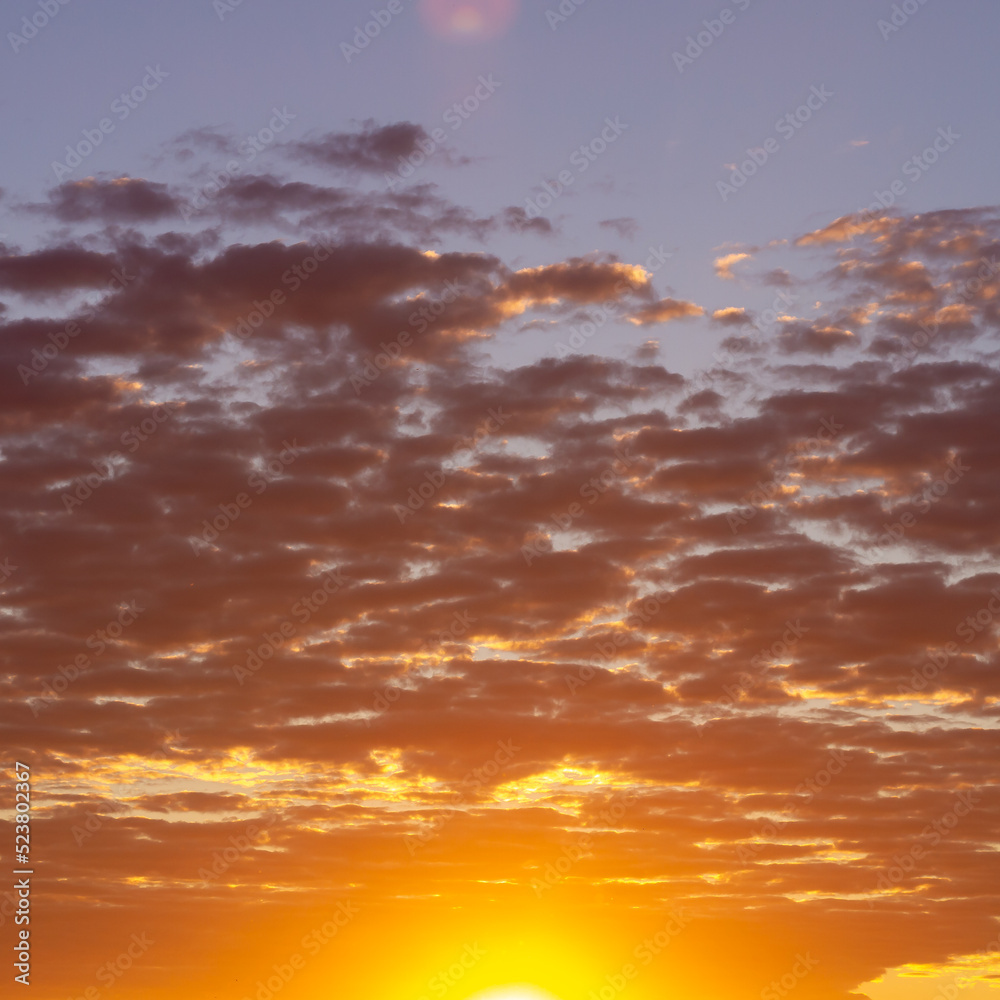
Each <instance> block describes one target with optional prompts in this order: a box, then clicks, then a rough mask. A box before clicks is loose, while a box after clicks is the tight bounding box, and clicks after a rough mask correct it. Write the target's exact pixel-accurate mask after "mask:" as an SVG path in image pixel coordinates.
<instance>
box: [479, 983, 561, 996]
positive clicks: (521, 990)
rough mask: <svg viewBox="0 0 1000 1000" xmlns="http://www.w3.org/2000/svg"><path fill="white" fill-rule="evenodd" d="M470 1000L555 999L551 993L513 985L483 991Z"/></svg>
mask: <svg viewBox="0 0 1000 1000" xmlns="http://www.w3.org/2000/svg"><path fill="white" fill-rule="evenodd" d="M470 1000H555V998H554V997H553V995H552V994H551V993H549V992H547V991H546V990H540V989H539V988H538V987H537V986H528V985H526V984H524V983H514V984H512V985H509V986H496V987H494V988H493V989H489V990H483V991H482V993H477V994H476V995H475V996H473V997H471V998H470Z"/></svg>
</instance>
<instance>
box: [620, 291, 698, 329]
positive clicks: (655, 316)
mask: <svg viewBox="0 0 1000 1000" xmlns="http://www.w3.org/2000/svg"><path fill="white" fill-rule="evenodd" d="M704 314H705V310H704V309H702V307H701V306H698V305H695V304H694V303H693V302H684V301H681V300H679V299H671V298H666V299H660V300H659V301H658V302H654V303H652V304H651V305H648V306H644V307H643V308H642V309H640V310H639V311H638V312H636V313H634V314H633V315H631V316H629V317H628V321H629V322H630V323H634V324H635V325H636V326H652V325H654V324H656V323H669V322H670V321H671V320H675V319H686V318H689V317H691V316H703V315H704Z"/></svg>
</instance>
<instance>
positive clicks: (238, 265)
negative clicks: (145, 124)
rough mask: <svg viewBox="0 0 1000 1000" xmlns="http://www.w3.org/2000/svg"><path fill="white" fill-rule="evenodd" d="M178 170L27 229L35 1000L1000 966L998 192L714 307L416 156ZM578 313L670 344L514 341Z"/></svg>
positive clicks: (7, 481)
mask: <svg viewBox="0 0 1000 1000" xmlns="http://www.w3.org/2000/svg"><path fill="white" fill-rule="evenodd" d="M396 138H397V139H398V138H399V137H398V136H397V137H396ZM377 139H378V134H377V133H376V134H374V135H373V134H371V133H370V132H368V133H366V132H364V130H362V131H361V132H360V133H359V134H356V135H354V136H353V137H352V142H353V143H354V144H353V145H351V144H350V143H345V142H344V140H343V137H339V139H338V137H336V136H334V137H331V138H329V139H327V140H317V143H318V144H319V145H320V146H322V144H323V142H324V141H326V142H328V143H329V144H330V145H331V147H332V146H334V145H336V142H339V143H340V145H336V148H338V149H341V150H343V149H344V148H348V149H352V150H354V153H352V154H351V155H355V154H356V155H357V156H358V157H359V162H360V159H361V158H362V157H363V156H370V157H372V158H374V162H375V163H376V164H377V163H378V162H379V160H378V157H379V156H381V155H384V154H383V153H381V152H379V150H380V149H381V147H379V145H378V143H377V141H376V140H377ZM410 139H412V140H414V141H415V139H414V136H413V135H411V136H410ZM335 140H336V141H335ZM403 140H406V136H403ZM394 141H395V140H394ZM406 141H409V140H406ZM366 144H367V145H366ZM369 146H370V148H369ZM314 152H315V151H314ZM345 155H346V154H345ZM182 197H183V193H182V192H178V191H176V190H175V189H173V188H170V187H168V186H166V185H160V184H158V183H157V182H155V181H149V180H134V179H132V180H129V179H122V180H118V181H116V182H114V183H112V182H104V181H100V180H92V181H88V182H85V183H78V182H67V183H66V184H64V185H62V186H61V187H60V188H59V189H58V190H57V191H56V192H55V193H53V195H52V197H51V198H50V200H49V202H47V203H46V205H47V207H45V206H43V207H36V209H35V210H36V211H37V212H44V213H47V214H46V216H45V217H46V219H47V221H50V222H52V223H53V226H54V228H53V230H52V234H51V236H50V237H49V238H48V242H47V243H46V245H45V246H43V247H41V248H39V249H37V250H36V251H31V252H29V251H19V250H16V249H9V251H8V252H7V253H6V254H5V255H4V256H3V257H0V290H2V291H3V292H4V297H5V299H9V300H10V301H11V302H12V303H16V308H12V309H10V310H8V311H6V312H4V313H3V314H2V315H0V324H2V326H3V332H4V338H3V351H4V361H5V363H4V365H3V366H0V380H2V386H0V390H2V391H0V423H2V427H3V432H4V443H3V465H2V469H0V475H2V489H3V491H4V499H5V503H4V504H3V509H2V512H0V529H2V536H3V539H2V541H3V546H4V547H3V548H2V549H0V558H6V559H7V560H8V563H7V564H5V565H8V566H9V567H10V569H9V572H7V578H6V579H5V580H4V582H3V617H2V618H0V629H2V632H3V639H4V642H3V649H4V653H3V656H4V658H5V664H6V668H5V671H4V677H3V679H2V685H3V693H4V699H3V702H2V705H0V713H2V722H3V724H4V727H5V732H6V734H7V741H8V744H9V745H10V747H11V748H12V752H13V753H14V754H15V755H19V757H18V759H20V760H23V761H26V762H28V763H30V766H31V780H32V787H33V793H32V794H33V830H32V838H33V839H32V847H31V851H32V858H33V859H35V862H36V868H35V873H34V875H33V895H32V905H33V911H32V923H31V933H32V938H31V941H32V954H33V966H34V970H35V971H34V981H33V983H32V989H33V993H32V996H33V997H34V998H35V1000H64V998H67V997H74V998H78V997H84V998H86V1000H98V998H106V997H110V998H115V997H121V998H129V1000H133V998H134V1000H147V998H148V1000H159V998H166V997H174V996H180V995H183V996H184V997H186V998H189V1000H214V998H223V997H225V998H230V997H231V998H234V1000H236V998H241V997H246V998H256V1000H270V997H271V996H272V995H274V996H279V995H280V997H281V998H282V1000H314V998H318V997H326V996H332V995H333V996H338V997H357V998H371V1000H423V998H426V1000H432V998H447V1000H465V998H470V1000H471V998H472V997H473V996H475V995H476V994H477V993H478V992H479V991H483V990H487V989H491V988H493V987H497V986H502V985H504V984H509V983H525V984H531V985H533V986H535V987H537V988H539V989H542V990H546V991H548V993H550V994H552V995H553V996H554V997H556V998H557V1000H591V998H593V997H597V998H598V1000H613V997H616V996H618V995H619V994H621V995H622V996H623V997H624V998H625V1000H658V998H663V997H685V998H687V997H690V998H697V1000H775V998H781V1000H784V998H785V997H793V998H794V1000H844V998H845V997H847V996H848V995H866V996H868V997H870V998H871V1000H936V998H941V1000H954V997H955V996H957V992H956V991H957V990H959V988H961V990H962V997H963V998H968V1000H987V997H989V996H995V995H996V994H995V993H991V992H989V991H992V990H995V988H996V985H997V983H998V981H1000V980H998V978H997V968H998V966H997V958H998V954H1000V944H998V941H997V933H998V927H997V922H996V915H997V900H996V889H995V883H996V880H995V871H996V867H995V854H994V851H995V848H996V844H997V834H996V829H997V825H996V820H997V810H998V797H997V791H996V778H995V773H996V760H997V746H998V743H997V730H996V718H997V714H998V686H997V670H996V667H997V659H996V656H997V654H996V631H995V616H996V613H997V612H998V611H1000V598H998V597H997V596H996V594H997V593H1000V592H998V591H997V588H998V587H1000V571H998V563H997V554H998V552H1000V548H998V546H1000V538H998V535H997V526H998V524H1000V519H998V516H997V515H998V513H1000V511H998V506H997V505H998V497H1000V489H998V485H1000V483H998V480H997V476H998V469H1000V463H998V457H1000V456H998V448H1000V443H998V442H1000V437H998V435H997V426H998V417H1000V370H998V367H997V358H996V350H995V340H993V339H991V338H992V337H993V336H994V335H995V331H996V329H997V324H998V320H1000V317H998V312H997V302H998V290H1000V282H998V268H997V267H996V266H995V264H994V263H993V262H995V260H996V254H997V253H998V249H1000V247H998V236H1000V221H998V218H997V216H996V214H995V213H994V212H992V211H990V210H986V209H968V210H955V211H948V212H944V211H942V212H936V213H928V214H924V215H920V216H913V217H909V216H899V215H884V216H883V215H879V216H877V217H871V216H868V217H858V218H854V219H849V220H843V219H842V220H837V221H834V220H829V224H826V223H824V224H823V225H822V226H820V227H819V228H817V229H816V230H815V231H813V232H811V233H799V234H791V237H790V239H789V240H788V242H784V241H782V242H781V243H776V244H775V245H774V246H771V247H764V248H761V247H758V246H741V247H740V248H738V249H737V250H736V251H735V252H734V251H732V250H731V249H730V250H729V251H727V252H724V251H720V253H719V259H718V260H717V261H715V262H714V263H715V267H716V272H717V274H718V284H719V288H720V295H721V296H722V298H723V299H724V300H726V303H727V304H726V306H725V307H719V308H714V307H712V308H710V307H709V306H708V305H707V304H706V305H704V306H703V305H702V304H700V303H699V302H696V301H693V299H689V298H688V297H686V296H685V294H684V292H683V289H680V290H672V289H669V288H667V287H666V285H665V284H664V282H663V280H662V278H661V277H660V276H659V275H655V274H654V273H653V272H652V271H651V270H649V269H648V267H647V266H645V265H644V264H643V262H641V261H630V260H620V259H615V258H614V257H612V256H610V255H606V254H598V253H595V254H591V255H589V256H586V257H572V256H567V257H565V258H562V257H559V256H558V255H557V254H554V253H552V254H550V256H549V258H548V259H547V260H545V261H543V262H541V263H538V264H534V265H531V266H527V265H523V264H519V263H516V262H511V261H505V260H504V259H502V258H501V257H499V256H495V255H493V254H491V253H487V252H484V251H482V250H480V249H468V248H466V249H461V248H459V249H451V250H445V249H444V247H442V246H441V244H440V242H437V241H432V240H430V239H427V238H425V237H424V235H422V234H423V233H424V232H425V231H426V229H427V227H430V228H431V229H432V230H434V231H436V232H438V233H444V234H447V237H448V241H449V245H451V246H453V247H455V246H459V247H460V245H461V244H462V243H463V240H465V241H467V242H468V243H469V245H471V240H472V237H471V236H470V235H469V232H468V231H467V230H466V229H465V228H463V227H465V226H466V222H464V221H462V219H461V215H460V212H459V210H458V209H457V208H456V206H453V205H450V204H446V203H445V202H444V201H443V199H441V198H440V197H439V196H437V195H431V194H429V193H427V192H425V194H424V195H423V196H419V197H416V198H415V199H414V200H412V201H411V202H410V203H409V204H407V205H399V206H398V211H399V214H398V216H396V217H394V218H393V220H392V221H391V224H390V223H385V222H384V219H383V218H382V216H381V215H380V213H379V205H380V204H381V203H380V202H378V201H377V200H376V199H368V200H366V199H365V198H363V197H361V196H358V198H357V200H356V202H355V203H354V204H353V206H352V207H351V209H350V211H348V210H347V209H344V210H343V213H342V214H340V215H338V212H341V209H340V208H336V207H335V206H336V205H337V204H338V198H340V197H341V196H340V195H337V194H336V193H335V192H333V190H332V189H330V188H324V187H323V186H322V185H319V184H316V185H309V184H300V185H297V186H296V185H292V184H290V183H288V184H285V183H282V182H279V181H278V180H277V179H275V178H273V177H271V178H269V179H268V178H263V179H261V180H260V181H259V183H256V184H253V185H246V186H244V187H241V188H239V189H231V190H230V191H229V192H228V193H227V194H226V195H224V196H221V198H220V201H219V202H218V204H217V205H216V207H215V208H213V211H217V212H219V213H222V216H223V217H224V218H223V221H225V219H227V218H228V219H231V218H232V214H231V213H234V212H236V211H237V210H239V211H241V212H243V213H245V217H247V218H251V217H252V218H254V219H257V220H265V223H263V224H265V225H266V220H267V219H269V218H273V217H274V213H288V217H289V218H297V219H299V220H300V221H301V220H302V219H306V218H309V219H312V220H313V221H314V223H315V220H316V219H317V218H318V215H317V213H319V214H320V215H322V214H323V213H326V215H324V216H323V217H324V219H325V220H326V224H327V226H328V227H329V230H330V235H329V236H327V237H325V238H323V239H321V238H320V237H319V236H316V237H311V236H310V237H308V238H305V237H297V238H294V239H292V238H285V239H277V238H267V239H265V238H255V239H248V238H240V239H237V238H236V237H233V238H232V239H229V238H227V237H226V236H224V235H221V232H222V230H221V229H214V230H206V231H205V232H204V233H202V234H201V235H199V236H181V235H178V234H177V233H176V232H172V231H171V229H170V220H171V219H172V218H173V216H174V215H176V214H177V213H178V212H179V211H180V207H179V206H180V205H181V203H182ZM227 199H228V200H227ZM226 213H230V214H229V215H227V214H226ZM296 213H301V214H296ZM68 218H73V219H76V220H82V224H84V225H86V224H88V220H89V222H91V223H92V222H93V220H95V219H105V220H107V219H118V220H121V224H120V225H117V226H111V227H110V228H108V229H105V230H104V231H103V232H102V234H101V235H100V236H96V235H94V236H92V237H90V238H88V239H87V240H78V239H76V238H75V237H74V236H73V235H71V234H69V230H66V231H63V230H62V229H59V228H56V227H55V223H58V222H61V221H63V220H65V219H68ZM456 220H458V221H456ZM508 222H509V220H507V222H505V221H504V219H503V218H499V217H498V218H496V219H492V220H485V221H483V220H480V222H478V223H477V225H486V226H487V227H489V226H492V227H495V228H496V229H497V230H499V229H500V228H502V227H503V226H504V225H507V224H508ZM140 225H141V226H142V227H144V228H141V229H140V228H136V227H139V226H140ZM220 225H221V223H220ZM383 225H385V226H387V227H389V226H390V225H391V231H390V228H385V229H382V228H379V227H381V226H383ZM338 226H339V227H340V228H338ZM364 226H371V227H372V232H373V233H377V234H378V235H379V236H380V239H377V240H375V239H367V238H366V239H362V238H361V237H360V236H359V235H358V227H364ZM302 228H303V230H305V229H306V228H307V227H306V226H305V225H304V224H303V226H302ZM324 231H326V230H325V228H324ZM369 235H370V234H369ZM771 237H776V234H768V233H764V234H761V238H762V239H768V238H771ZM435 242H436V245H437V246H438V247H439V249H437V250H434V249H433V247H432V245H431V244H432V243H435ZM545 252H547V251H545ZM704 266H705V270H706V272H708V271H710V269H711V268H712V266H713V261H712V260H711V259H706V260H705V262H704ZM116 274H117V275H119V277H117V278H116V277H114V275H116ZM289 275H292V276H293V278H290V277H289ZM296 282H297V284H296ZM750 285H756V286H761V287H764V288H766V289H768V290H769V294H770V291H771V290H773V291H775V292H776V291H778V290H785V291H787V292H788V293H789V294H788V296H787V299H786V305H785V306H783V307H782V312H781V314H780V315H774V316H772V317H771V318H770V319H769V320H764V319H762V317H760V315H759V311H758V310H756V309H754V308H750V307H747V306H746V303H745V294H746V289H747V287H748V286H750ZM293 286H294V287H293ZM15 291H16V294H15ZM276 292H277V293H278V295H277V297H276V296H275V293H276ZM788 302H794V304H793V305H788V304H787V303H788ZM597 310H607V311H610V314H612V315H613V316H614V317H615V318H616V320H619V321H623V322H624V321H627V320H629V319H633V320H635V321H636V325H640V326H641V329H642V331H643V336H644V342H641V343H640V345H639V346H637V347H636V348H635V350H633V351H632V352H631V353H630V354H628V355H627V356H622V355H613V354H609V353H607V352H604V353H602V349H601V345H600V338H599V337H595V338H594V339H593V340H592V341H591V342H590V343H589V344H588V345H587V346H585V347H583V348H581V349H579V350H569V351H567V352H563V354H562V356H557V357H556V356H547V357H544V358H541V359H538V360H533V361H528V362H524V363H520V362H517V361H511V360H509V359H508V360H506V361H505V360H504V359H505V355H504V350H505V349H506V348H507V347H510V346H511V345H514V344H516V343H518V342H523V339H524V338H532V337H535V336H538V335H539V334H538V331H539V330H540V329H545V328H547V327H548V326H551V325H554V324H555V325H559V327H560V329H566V328H568V326H570V325H574V326H579V327H581V328H583V324H586V323H588V322H594V320H595V317H596V316H597ZM240 322H246V323H247V324H248V326H247V329H248V330H249V333H247V334H246V335H245V336H243V335H233V334H231V332H230V331H233V330H234V329H237V328H238V324H239V323H240ZM73 323H75V324H76V332H72V331H69V332H66V333H65V336H64V335H63V333H61V331H67V330H68V324H73ZM668 329H669V331H670V332H671V333H673V331H674V330H675V329H683V331H684V336H685V337H689V338H698V337H707V336H710V335H719V334H720V333H721V334H722V336H723V340H722V344H721V347H720V348H719V351H718V352H717V353H716V359H715V361H713V362H712V364H711V365H709V366H708V367H707V368H704V369H702V370H698V371H678V370H675V369H674V367H673V365H672V361H671V358H670V356H669V352H668V351H666V350H664V349H663V347H662V346H661V344H660V342H659V340H657V339H656V338H657V337H660V336H665V335H666V333H665V331H666V330H668ZM401 333H407V334H408V336H406V337H401V336H400V335H401ZM60 338H62V339H63V340H64V341H65V343H62V341H61V340H60ZM518 338H521V341H519V339H518ZM46 343H50V344H51V345H53V346H52V348H51V349H50V350H49V349H46V350H45V351H43V350H42V348H43V346H44V345H45V344H46ZM511 349H512V350H513V348H511ZM33 351H37V352H38V357H37V358H36V357H35V355H33V353H32V352H33ZM488 351H492V352H494V353H492V354H490V353H488ZM13 787H14V779H13V772H8V781H7V783H6V784H5V786H4V794H5V795H6V796H7V799H6V800H5V802H4V805H5V807H7V808H9V807H10V805H12V803H13ZM13 834H14V830H13V824H12V822H9V821H8V822H5V823H3V824H2V836H3V843H4V844H5V845H8V844H12V843H13ZM5 850H7V848H6V847H5ZM4 857H5V859H6V858H7V857H8V855H7V854H5V855H4ZM6 891H8V890H7V888H6V887H5V888H4V889H3V892H6ZM2 898H6V899H7V900H8V902H9V900H10V898H11V897H9V896H8V897H2ZM2 911H3V923H2V927H3V940H4V942H5V947H8V946H9V943H10V942H11V941H12V940H13V937H12V933H13V925H12V922H11V913H10V907H9V906H4V907H2ZM129 948H131V949H132V952H131V954H130V953H129V951H128V949H129ZM275 977H277V978H275ZM500 1000H503V998H500ZM506 1000H516V998H515V997H514V995H513V994H511V995H508V997H507V998H506ZM522 1000H529V998H528V995H527V993H523V994H522Z"/></svg>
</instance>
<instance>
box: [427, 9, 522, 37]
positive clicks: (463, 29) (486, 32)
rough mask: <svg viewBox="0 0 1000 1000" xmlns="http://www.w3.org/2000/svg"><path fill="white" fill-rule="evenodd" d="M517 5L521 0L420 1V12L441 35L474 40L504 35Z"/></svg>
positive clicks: (437, 33)
mask: <svg viewBox="0 0 1000 1000" xmlns="http://www.w3.org/2000/svg"><path fill="white" fill-rule="evenodd" d="M517 7H518V0H420V15H421V17H422V18H423V19H424V22H425V23H426V24H427V26H428V27H429V28H430V30H431V31H432V32H433V33H434V34H435V35H439V36H440V37H441V38H447V39H450V40H451V41H456V42H463V41H469V42H475V41H481V40H485V39H488V38H496V37H497V36H498V35H502V34H503V33H504V32H505V31H506V30H507V29H508V28H509V27H510V25H511V24H512V23H513V21H514V17H515V15H516V14H517Z"/></svg>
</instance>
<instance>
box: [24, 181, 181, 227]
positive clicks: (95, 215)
mask: <svg viewBox="0 0 1000 1000" xmlns="http://www.w3.org/2000/svg"><path fill="white" fill-rule="evenodd" d="M29 209H30V210H31V211H35V212H44V213H45V214H48V215H51V216H52V217H53V218H56V219H59V220H60V221H61V222H87V221H90V220H100V221H102V222H105V223H107V222H154V221H157V220H159V219H163V218H166V217H168V216H172V215H176V214H177V211H178V205H177V202H176V201H175V199H174V198H173V197H172V195H171V194H170V192H169V190H168V188H167V186H166V185H165V184H159V183H152V182H150V181H147V180H143V179H142V178H132V177H115V178H112V179H110V180H106V179H96V178H93V177H88V178H87V179H86V180H82V181H67V182H66V183H65V184H60V185H59V186H58V187H57V188H55V189H54V190H53V191H50V192H49V195H48V201H47V202H46V203H44V204H42V205H31V206H29Z"/></svg>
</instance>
